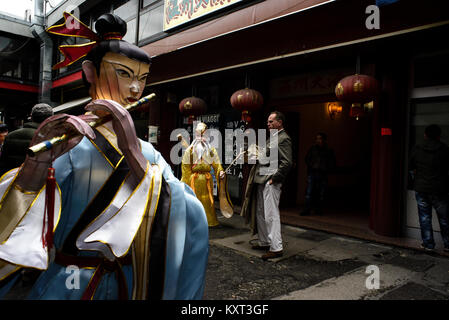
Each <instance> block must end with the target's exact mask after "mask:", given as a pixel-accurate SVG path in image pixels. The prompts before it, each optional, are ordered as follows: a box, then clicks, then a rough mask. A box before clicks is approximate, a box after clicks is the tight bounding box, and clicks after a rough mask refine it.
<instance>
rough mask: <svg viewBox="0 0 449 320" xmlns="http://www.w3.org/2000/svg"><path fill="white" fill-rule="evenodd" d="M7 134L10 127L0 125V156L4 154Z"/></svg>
mask: <svg viewBox="0 0 449 320" xmlns="http://www.w3.org/2000/svg"><path fill="white" fill-rule="evenodd" d="M7 134H8V126H7V125H6V124H4V123H0V154H1V153H2V152H3V144H4V142H5V138H6V135H7Z"/></svg>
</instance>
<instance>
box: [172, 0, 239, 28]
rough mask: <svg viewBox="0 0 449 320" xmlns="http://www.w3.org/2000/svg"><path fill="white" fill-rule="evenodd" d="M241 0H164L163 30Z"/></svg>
mask: <svg viewBox="0 0 449 320" xmlns="http://www.w3.org/2000/svg"><path fill="white" fill-rule="evenodd" d="M241 1H243V0H165V6H164V31H165V30H168V29H170V28H173V27H176V26H179V25H181V24H184V23H186V22H190V21H192V20H195V19H197V18H199V17H202V16H204V15H206V14H209V13H211V12H214V11H217V10H219V9H222V8H224V7H227V6H229V5H231V4H234V3H237V2H241Z"/></svg>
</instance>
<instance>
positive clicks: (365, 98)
mask: <svg viewBox="0 0 449 320" xmlns="http://www.w3.org/2000/svg"><path fill="white" fill-rule="evenodd" d="M377 93H378V84H377V80H376V79H375V78H373V77H370V76H367V75H363V74H355V75H352V76H348V77H345V78H343V79H341V80H340V81H339V82H338V83H337V86H336V87H335V95H336V96H337V99H338V100H340V101H344V102H348V103H351V110H350V112H349V115H350V116H351V117H355V118H356V119H357V120H358V118H359V117H361V116H363V115H364V114H365V112H364V107H363V104H365V103H369V102H370V101H373V100H374V99H375V97H376V95H377Z"/></svg>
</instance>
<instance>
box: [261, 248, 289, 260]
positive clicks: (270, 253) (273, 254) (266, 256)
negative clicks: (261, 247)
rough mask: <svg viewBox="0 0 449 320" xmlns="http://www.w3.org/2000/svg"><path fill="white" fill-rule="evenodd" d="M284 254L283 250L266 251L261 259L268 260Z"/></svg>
mask: <svg viewBox="0 0 449 320" xmlns="http://www.w3.org/2000/svg"><path fill="white" fill-rule="evenodd" d="M283 254H284V251H282V250H281V251H276V252H273V251H268V252H267V253H266V254H264V255H263V256H262V260H269V259H274V258H279V257H282V255H283Z"/></svg>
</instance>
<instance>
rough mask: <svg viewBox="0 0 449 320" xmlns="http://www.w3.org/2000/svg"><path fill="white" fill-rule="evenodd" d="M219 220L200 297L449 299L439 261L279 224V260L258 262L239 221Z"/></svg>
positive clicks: (448, 268)
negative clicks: (281, 241) (280, 227)
mask: <svg viewBox="0 0 449 320" xmlns="http://www.w3.org/2000/svg"><path fill="white" fill-rule="evenodd" d="M219 221H220V223H221V226H220V227H219V228H211V229H210V255H209V267H208V271H207V275H206V289H205V296H204V299H210V300H215V299H241V300H246V299H250V300H265V299H275V300H391V299H393V300H398V299H405V300H448V299H449V259H448V258H446V257H444V256H439V255H435V254H428V253H426V252H422V251H419V250H412V249H405V248H400V247H394V246H389V245H383V244H378V243H373V242H369V241H365V240H359V239H354V238H349V237H343V236H339V235H335V234H331V233H326V232H319V231H315V230H307V229H303V228H296V227H291V226H286V225H283V226H282V236H283V241H284V255H283V256H282V257H280V258H277V259H274V260H272V261H263V260H262V259H261V255H262V254H263V252H260V251H256V250H252V249H251V245H250V242H251V241H252V240H254V239H256V237H253V236H251V235H250V231H249V229H248V228H247V226H246V225H245V224H244V221H243V219H242V217H240V216H238V215H234V216H233V217H232V218H231V219H226V218H224V217H222V216H221V215H219ZM373 270H374V271H373ZM376 275H378V277H377V279H378V281H377V280H376V277H375V276H376ZM376 281H377V282H376Z"/></svg>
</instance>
